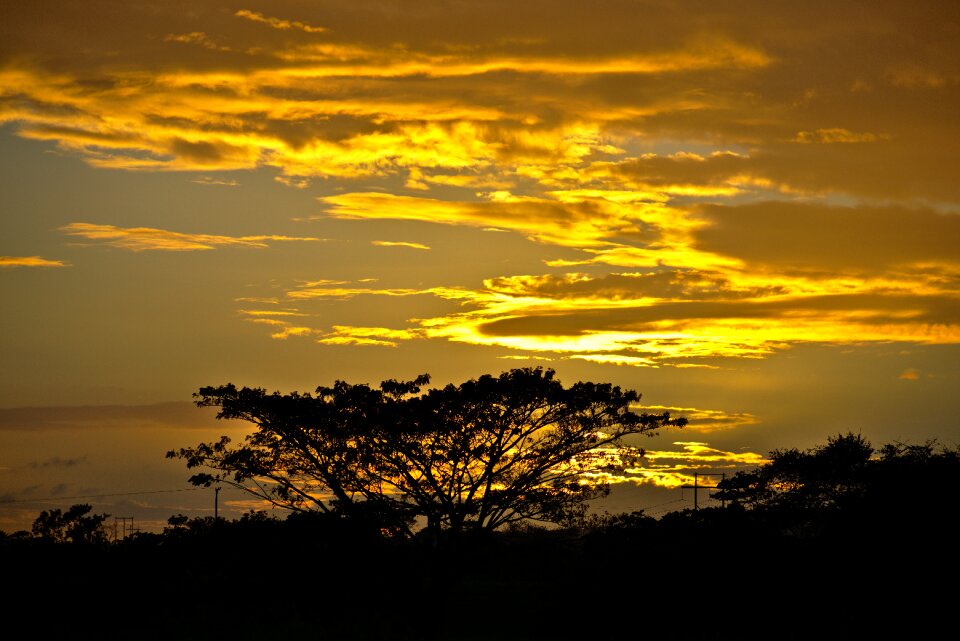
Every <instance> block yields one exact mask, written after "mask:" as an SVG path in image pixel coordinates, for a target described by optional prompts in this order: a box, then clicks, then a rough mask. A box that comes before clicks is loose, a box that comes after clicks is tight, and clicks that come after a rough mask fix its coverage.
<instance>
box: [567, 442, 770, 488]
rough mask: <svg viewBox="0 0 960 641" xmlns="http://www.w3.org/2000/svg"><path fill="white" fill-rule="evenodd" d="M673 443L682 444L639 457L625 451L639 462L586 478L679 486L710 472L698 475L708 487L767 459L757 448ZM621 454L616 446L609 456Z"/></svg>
mask: <svg viewBox="0 0 960 641" xmlns="http://www.w3.org/2000/svg"><path fill="white" fill-rule="evenodd" d="M674 445H679V446H680V449H679V450H660V451H647V452H645V453H644V455H643V456H642V457H640V458H639V459H637V458H636V457H635V456H634V454H635V453H634V452H633V451H629V452H624V455H625V460H627V459H626V456H629V457H630V458H629V460H631V461H635V462H636V465H635V466H633V467H628V468H627V469H626V471H625V473H623V474H610V473H607V472H603V471H588V472H587V473H586V474H585V475H584V476H585V477H586V481H587V482H602V483H611V484H621V483H632V484H635V485H646V484H650V485H656V486H659V487H665V488H671V489H676V488H679V487H681V486H683V485H692V484H693V483H694V480H695V479H694V473H698V474H710V475H711V476H700V477H699V478H698V479H696V480H697V484H698V485H699V486H700V487H703V488H708V487H711V486H715V485H716V484H717V482H718V481H719V480H720V478H721V477H720V475H722V474H729V475H732V474H733V473H735V472H736V471H739V470H745V469H750V468H753V467H756V466H758V465H763V464H764V463H765V462H766V459H765V458H764V457H763V456H762V455H760V454H757V453H755V452H726V451H723V450H718V449H715V448H712V447H710V446H709V445H708V444H706V443H699V442H685V441H677V442H675V443H674ZM619 454H620V453H619V452H618V451H617V450H610V451H608V452H607V453H606V456H608V457H614V458H615V457H617V456H618V455H619ZM713 475H716V476H713Z"/></svg>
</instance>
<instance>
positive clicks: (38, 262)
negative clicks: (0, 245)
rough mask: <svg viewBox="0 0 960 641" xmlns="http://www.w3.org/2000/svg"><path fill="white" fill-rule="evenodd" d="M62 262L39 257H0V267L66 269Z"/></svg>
mask: <svg viewBox="0 0 960 641" xmlns="http://www.w3.org/2000/svg"><path fill="white" fill-rule="evenodd" d="M67 266H69V263H65V262H64V261H62V260H49V259H47V258H41V257H40V256H0V267H67Z"/></svg>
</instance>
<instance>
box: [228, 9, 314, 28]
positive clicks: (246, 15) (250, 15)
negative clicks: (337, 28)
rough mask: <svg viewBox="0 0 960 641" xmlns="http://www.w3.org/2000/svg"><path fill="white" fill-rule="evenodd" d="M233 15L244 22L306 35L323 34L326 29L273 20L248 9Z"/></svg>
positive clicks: (289, 21) (297, 22) (278, 19)
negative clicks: (297, 31) (305, 33)
mask: <svg viewBox="0 0 960 641" xmlns="http://www.w3.org/2000/svg"><path fill="white" fill-rule="evenodd" d="M233 15H235V16H236V17H238V18H243V19H244V20H250V21H252V22H260V23H263V24H265V25H268V26H270V27H272V28H274V29H280V30H286V29H299V30H300V31H305V32H307V33H323V32H324V31H326V29H324V28H323V27H314V26H311V25H308V24H306V23H304V22H299V21H297V20H282V19H280V18H273V17H270V16H265V15H263V14H262V13H259V12H257V11H250V10H248V9H240V10H239V11H237V12H236V13H234V14H233Z"/></svg>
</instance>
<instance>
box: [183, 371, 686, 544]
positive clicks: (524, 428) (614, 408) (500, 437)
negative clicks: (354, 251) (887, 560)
mask: <svg viewBox="0 0 960 641" xmlns="http://www.w3.org/2000/svg"><path fill="white" fill-rule="evenodd" d="M428 383H429V376H427V375H423V376H420V377H418V378H416V379H415V380H413V381H396V380H387V381H384V382H382V383H381V384H380V386H379V388H378V389H376V388H372V387H370V386H368V385H365V384H359V385H351V384H348V383H345V382H342V381H337V382H336V383H335V384H334V385H333V386H332V387H318V388H317V390H316V392H315V394H307V393H304V394H301V393H297V392H293V393H289V394H281V393H279V392H273V393H267V392H266V391H265V390H263V389H259V388H247V387H244V388H240V389H238V388H237V387H235V386H234V385H230V384H228V385H224V386H220V387H204V388H202V389H201V390H200V391H199V393H198V394H196V395H195V396H196V397H197V399H198V400H197V401H196V402H197V405H199V406H215V407H218V408H219V412H218V414H217V417H218V418H221V419H241V420H245V421H249V422H250V423H252V424H254V425H255V426H256V430H255V431H254V432H253V433H251V434H250V435H249V436H247V437H246V439H245V440H244V441H243V442H242V443H241V444H238V445H234V444H232V443H231V441H230V439H229V438H227V437H222V438H221V439H220V440H219V441H216V442H212V443H201V444H200V445H197V446H196V447H190V448H183V449H180V450H175V451H171V452H169V453H168V456H169V457H176V458H181V459H184V460H185V461H186V463H187V466H188V467H189V468H206V469H207V470H209V471H205V472H200V473H198V474H195V475H194V476H192V477H191V478H190V481H191V482H192V483H194V484H196V485H206V486H209V485H211V484H213V483H227V484H229V485H233V486H235V487H239V488H242V489H244V490H246V491H248V492H250V493H252V494H254V495H256V496H258V497H260V498H262V499H265V500H267V501H269V502H271V503H273V504H274V505H276V506H280V507H283V508H288V509H291V510H298V511H300V510H319V511H323V512H334V513H340V514H342V515H344V516H346V517H350V518H355V519H370V520H372V521H373V522H374V523H376V524H378V527H381V528H386V529H388V530H389V531H391V532H393V533H396V534H400V535H405V536H413V535H414V533H415V530H416V529H417V527H416V525H415V523H420V524H423V525H426V529H427V531H429V532H430V533H431V534H433V535H435V536H436V535H438V534H439V533H440V532H441V531H446V532H448V533H450V534H452V535H456V534H457V533H459V532H461V531H463V530H467V529H475V530H493V529H496V528H497V527H500V526H502V525H504V524H507V523H511V522H514V521H518V520H524V519H527V520H535V521H546V522H555V523H562V522H565V521H568V520H570V519H572V518H574V517H576V516H578V515H582V514H583V512H584V510H585V502H586V501H588V500H590V499H593V498H597V497H599V496H602V495H604V494H605V493H606V492H607V491H608V490H609V488H608V487H607V486H605V485H603V484H602V483H593V482H588V481H587V480H586V478H585V476H584V472H586V471H597V470H611V471H612V470H622V469H623V468H624V467H626V466H628V465H630V463H632V462H634V461H635V460H636V459H637V458H639V457H640V456H642V455H643V450H642V449H641V448H637V447H629V446H627V445H626V444H625V443H624V442H623V438H624V437H626V436H629V435H632V434H647V435H652V434H654V433H655V431H656V430H657V429H658V428H661V427H666V426H675V427H681V426H683V425H684V424H685V423H686V421H685V419H682V418H676V419H674V418H671V417H670V415H669V414H668V413H663V414H646V413H640V414H638V413H635V412H634V411H633V410H632V409H631V408H632V407H634V406H636V404H637V403H638V402H639V399H640V395H639V394H637V393H636V392H634V391H632V390H621V389H620V388H619V387H616V386H613V385H610V384H597V383H591V382H578V383H575V384H574V385H571V386H570V387H566V388H565V387H564V386H563V385H562V384H561V383H560V382H559V381H558V380H556V379H555V373H554V371H553V370H543V369H541V368H525V369H514V370H510V371H507V372H504V373H502V374H500V375H499V376H497V377H494V376H491V375H485V376H481V377H479V378H477V379H473V380H469V381H467V382H465V383H463V384H461V385H453V384H450V385H447V386H445V387H443V388H435V389H430V390H429V391H426V392H424V391H422V389H423V387H424V386H425V385H427V384H428Z"/></svg>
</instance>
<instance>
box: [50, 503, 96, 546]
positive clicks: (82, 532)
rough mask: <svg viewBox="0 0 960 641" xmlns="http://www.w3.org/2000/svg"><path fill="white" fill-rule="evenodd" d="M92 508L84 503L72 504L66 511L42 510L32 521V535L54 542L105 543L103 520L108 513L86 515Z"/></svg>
mask: <svg viewBox="0 0 960 641" xmlns="http://www.w3.org/2000/svg"><path fill="white" fill-rule="evenodd" d="M92 509H93V508H92V506H90V505H87V504H85V503H84V504H78V505H73V506H71V507H70V508H69V509H68V510H67V511H66V512H63V511H61V510H50V511H49V512H48V511H46V510H44V511H42V512H40V515H39V516H37V518H36V520H34V522H33V527H32V532H33V535H34V536H35V537H38V538H42V539H46V540H49V541H54V542H56V543H67V542H70V543H106V542H107V533H106V531H105V530H104V528H103V522H104V521H106V520H107V517H109V516H110V515H109V514H90V515H89V516H88V515H87V513H88V512H90V510H92Z"/></svg>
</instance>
